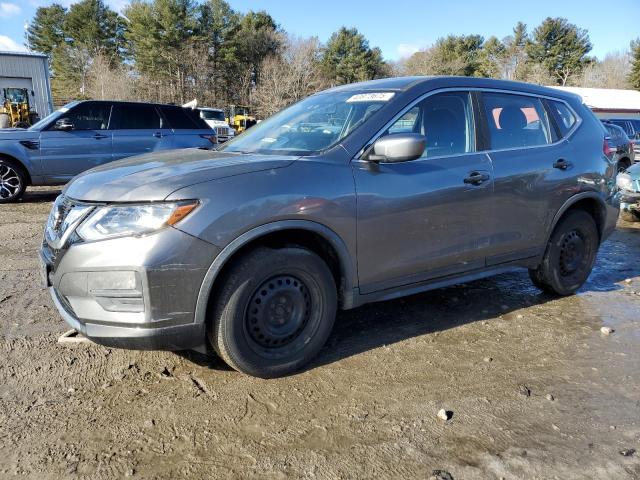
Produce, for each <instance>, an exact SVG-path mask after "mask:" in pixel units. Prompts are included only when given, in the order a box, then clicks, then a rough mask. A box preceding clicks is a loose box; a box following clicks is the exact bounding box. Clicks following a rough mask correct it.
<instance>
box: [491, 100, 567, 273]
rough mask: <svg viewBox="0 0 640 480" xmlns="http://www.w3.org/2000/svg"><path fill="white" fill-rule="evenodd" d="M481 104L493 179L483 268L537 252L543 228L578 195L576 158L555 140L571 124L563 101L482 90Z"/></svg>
mask: <svg viewBox="0 0 640 480" xmlns="http://www.w3.org/2000/svg"><path fill="white" fill-rule="evenodd" d="M481 100H482V102H481V104H482V105H483V106H482V108H481V109H482V110H483V112H484V114H483V115H482V120H483V121H484V122H485V125H486V129H487V130H488V132H487V133H488V137H489V139H488V141H489V145H488V147H489V149H490V150H489V155H490V157H491V160H492V164H493V170H494V175H495V184H494V192H495V207H494V208H495V216H494V217H493V221H494V222H495V227H494V234H493V236H492V240H491V248H490V255H489V257H488V258H487V264H488V265H495V264H499V263H503V262H508V261H511V260H518V259H524V258H528V257H533V256H535V255H537V254H539V253H540V249H541V248H542V247H543V246H544V244H545V242H546V233H547V229H546V226H547V225H550V224H551V221H552V218H553V216H554V215H555V213H556V212H557V211H558V210H559V209H560V207H561V206H562V205H563V204H564V202H565V201H566V200H567V199H568V198H569V197H571V196H572V195H574V194H575V193H577V192H576V188H577V187H576V186H577V185H579V182H578V181H577V178H576V172H577V171H578V168H575V166H576V165H577V162H579V160H580V159H578V158H575V155H576V153H575V151H576V149H575V148H571V146H570V145H569V142H568V141H567V140H561V141H558V138H559V137H562V136H565V135H566V133H567V132H568V131H569V130H571V128H573V126H574V124H575V122H576V118H575V116H574V115H573V113H572V110H571V109H569V108H568V106H567V105H566V104H564V103H563V102H556V101H545V100H543V99H541V98H539V97H536V96H527V95H521V94H511V93H502V92H484V93H482V95H481ZM545 103H546V105H548V106H549V112H548V111H547V110H546V109H545ZM552 110H553V112H552Z"/></svg>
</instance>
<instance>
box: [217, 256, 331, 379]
mask: <svg viewBox="0 0 640 480" xmlns="http://www.w3.org/2000/svg"><path fill="white" fill-rule="evenodd" d="M220 285H221V289H220V291H219V292H218V293H217V295H216V297H215V299H214V301H213V302H212V304H211V305H210V306H211V309H210V317H209V325H208V326H209V328H208V331H207V336H208V339H209V342H210V344H211V346H212V347H213V348H214V349H215V350H216V352H217V353H218V355H220V357H221V358H222V359H223V360H224V361H225V362H226V363H227V364H228V365H229V366H231V367H232V368H234V369H236V370H238V371H240V372H243V373H246V374H249V375H253V376H256V377H261V378H274V377H280V376H283V375H288V374H290V373H293V372H296V371H298V370H299V369H300V368H302V367H303V366H304V365H305V364H306V363H307V362H309V360H311V359H312V358H313V357H314V356H315V355H316V354H317V353H318V351H319V350H320V349H321V348H322V346H323V345H324V344H325V342H326V340H327V338H328V336H329V334H330V333H331V329H332V328H333V323H334V321H335V316H336V308H337V292H336V284H335V281H334V279H333V275H332V274H331V271H330V270H329V267H328V266H327V264H326V263H325V262H324V261H323V260H322V259H321V258H320V257H318V256H317V255H316V254H315V253H313V252H311V251H309V250H306V249H304V248H297V247H294V248H282V249H270V248H263V247H261V248H257V249H255V250H253V251H251V252H249V253H247V254H245V255H244V256H242V257H241V258H239V259H238V260H237V261H235V262H234V263H233V264H232V265H231V267H230V269H229V270H228V272H227V273H226V274H225V276H224V278H223V279H222V282H221V283H220Z"/></svg>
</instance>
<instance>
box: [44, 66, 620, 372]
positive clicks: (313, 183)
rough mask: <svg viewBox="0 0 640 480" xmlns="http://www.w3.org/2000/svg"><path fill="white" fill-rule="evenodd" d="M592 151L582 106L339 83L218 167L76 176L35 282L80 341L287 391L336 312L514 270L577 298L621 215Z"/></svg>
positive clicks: (528, 90) (206, 159) (164, 165)
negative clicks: (193, 357) (203, 361)
mask: <svg viewBox="0 0 640 480" xmlns="http://www.w3.org/2000/svg"><path fill="white" fill-rule="evenodd" d="M337 127H340V128H337ZM605 135H606V132H605V129H604V127H603V126H602V124H601V123H600V122H599V121H598V119H596V117H595V116H594V115H593V113H592V112H591V110H589V108H587V107H586V106H585V105H583V104H582V101H581V100H580V98H579V97H578V96H576V95H573V94H569V93H566V92H562V91H559V90H555V89H550V88H544V87H540V86H536V85H528V84H524V83H517V82H507V81H500V80H492V79H481V78H465V77H406V78H391V79H382V80H374V81H371V82H364V83H356V84H352V85H344V86H340V87H337V88H333V89H330V90H327V91H325V92H321V93H318V94H316V95H313V96H311V97H309V98H307V99H305V100H302V101H300V102H298V103H296V104H294V105H292V106H290V107H288V108H287V109H285V110H283V111H282V112H280V113H279V114H277V115H274V116H272V117H270V118H268V119H267V120H264V121H263V122H261V123H259V124H257V125H255V126H253V127H252V128H250V129H249V130H247V131H245V132H244V133H243V134H242V135H239V136H238V137H236V138H235V139H234V140H231V141H229V142H227V143H225V144H224V145H222V146H221V147H219V148H218V149H217V150H216V151H202V150H188V151H187V150H183V151H180V152H160V153H152V154H149V155H143V156H139V157H135V158H132V159H129V160H124V161H122V162H118V163H114V164H111V165H103V166H100V167H97V168H95V169H93V170H90V171H88V172H85V173H83V174H82V175H80V176H78V177H76V178H75V179H74V180H73V181H72V182H70V183H69V184H68V185H67V187H66V188H65V190H64V191H63V194H62V195H61V196H60V197H59V198H58V199H57V200H56V202H55V204H54V206H53V209H52V211H51V215H50V217H49V221H48V223H47V227H46V231H45V240H44V242H43V245H42V250H41V258H42V277H43V278H44V279H45V282H46V285H47V286H48V287H49V288H50V292H51V295H52V298H53V301H54V303H55V305H56V307H57V308H58V310H59V312H60V314H61V315H62V316H63V318H64V319H65V320H66V322H67V323H68V324H69V325H71V327H72V328H74V329H76V330H78V331H80V332H81V333H82V334H83V335H85V336H87V337H89V338H90V339H92V340H94V341H95V342H98V343H102V344H104V345H110V346H114V347H128V348H147V349H159V348H164V349H174V350H179V349H188V348H197V349H199V350H201V351H206V349H207V348H208V347H207V345H209V346H210V347H212V348H213V349H215V350H216V351H217V352H218V354H219V355H220V356H221V358H223V359H224V360H225V361H226V362H227V363H228V364H229V365H231V366H232V367H233V368H235V369H237V370H239V371H242V372H245V373H248V374H251V375H256V376H260V377H275V376H281V375H286V374H288V373H291V372H294V371H296V370H298V369H300V368H301V367H302V366H303V365H305V364H306V363H307V362H309V361H310V360H311V359H312V358H313V357H314V356H315V355H316V354H317V353H318V351H319V350H320V349H321V348H322V346H323V345H324V343H325V341H326V339H327V337H328V336H329V333H330V332H331V329H332V326H333V323H334V319H335V316H336V310H337V309H350V308H354V307H357V306H359V305H362V304H365V303H369V302H375V301H381V300H387V299H391V298H395V297H399V296H403V295H409V294H414V293H417V292H420V291H424V290H428V289H433V288H439V287H442V286H445V285H451V284H455V283H460V282H466V281H470V280H475V279H478V278H481V277H486V276H489V275H494V274H497V273H502V272H505V271H507V270H510V269H513V268H526V269H529V273H530V277H531V280H532V282H533V283H534V285H536V286H537V287H539V288H540V289H542V290H544V291H546V292H549V293H552V294H556V295H571V294H573V293H575V292H576V291H577V290H578V289H579V288H580V287H581V286H582V284H583V283H584V282H585V281H586V279H587V277H588V276H589V274H590V272H591V269H592V267H593V264H594V262H595V259H596V252H597V250H598V248H599V245H600V243H601V242H602V241H603V240H604V239H606V238H607V236H608V235H609V234H610V233H611V232H612V231H613V230H614V229H615V225H616V220H617V218H618V213H619V210H618V205H619V202H618V199H617V196H616V193H617V189H616V188H615V185H616V183H615V175H616V166H615V164H613V163H612V162H611V161H610V159H609V158H608V157H607V156H606V155H605V153H604V150H605V148H606V141H605ZM362 334H363V335H366V334H367V332H366V331H363V332H362Z"/></svg>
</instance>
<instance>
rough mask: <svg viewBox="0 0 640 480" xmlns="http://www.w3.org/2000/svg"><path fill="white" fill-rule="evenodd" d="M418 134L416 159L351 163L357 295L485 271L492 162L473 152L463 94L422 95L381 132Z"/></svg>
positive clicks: (472, 130) (470, 120)
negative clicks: (420, 150) (420, 146)
mask: <svg viewBox="0 0 640 480" xmlns="http://www.w3.org/2000/svg"><path fill="white" fill-rule="evenodd" d="M398 132H415V133H421V134H423V135H425V137H426V145H427V146H426V149H425V152H424V154H423V156H422V157H421V158H419V159H417V160H413V161H408V162H402V163H372V162H367V161H363V160H354V161H353V162H352V165H353V174H354V177H355V184H356V194H357V217H358V218H357V222H358V224H357V241H358V246H357V248H358V277H359V283H360V290H361V292H362V293H365V294H366V293H370V292H373V291H378V290H384V289H386V288H393V287H398V286H401V285H409V284H411V283H416V282H421V281H425V280H429V279H433V278H437V277H444V276H447V275H451V274H456V273H460V272H466V271H471V270H474V269H478V268H483V267H484V265H485V253H486V248H487V247H488V246H489V238H490V236H491V227H490V225H491V223H490V221H489V220H490V219H491V216H492V193H493V179H492V177H493V171H492V166H491V160H490V159H489V157H488V156H487V155H486V154H484V153H476V152H475V128H474V121H473V108H472V102H471V98H470V95H469V93H467V92H446V93H440V94H435V95H432V96H429V97H427V98H426V99H425V100H422V101H421V102H420V103H418V104H416V105H415V106H414V107H412V108H410V109H409V110H408V111H407V112H406V113H405V114H403V115H402V116H401V117H400V118H399V119H398V120H397V121H396V122H395V123H394V124H393V125H392V126H391V127H390V128H389V129H388V130H387V131H386V132H384V133H383V135H386V134H389V133H398Z"/></svg>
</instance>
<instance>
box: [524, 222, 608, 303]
mask: <svg viewBox="0 0 640 480" xmlns="http://www.w3.org/2000/svg"><path fill="white" fill-rule="evenodd" d="M599 245H600V235H599V233H598V228H597V226H596V223H595V221H594V219H593V217H592V216H591V215H589V214H588V213H587V212H585V211H583V210H573V211H570V212H568V213H567V214H566V215H565V216H564V217H563V218H562V219H561V220H560V221H559V222H558V225H557V226H556V228H555V229H554V231H553V234H552V235H551V239H550V240H549V243H548V245H547V248H546V251H545V253H544V256H543V259H542V262H541V264H540V265H539V266H538V268H536V269H534V270H529V276H530V277H531V280H532V281H533V283H534V285H536V286H537V287H538V288H540V289H542V290H544V291H546V292H549V293H554V294H557V295H571V294H573V293H575V292H576V291H577V290H578V289H579V288H580V287H581V286H582V285H583V284H584V282H585V281H586V280H587V278H588V277H589V275H590V273H591V270H592V269H593V264H594V263H595V259H596V253H597V251H598V247H599Z"/></svg>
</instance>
